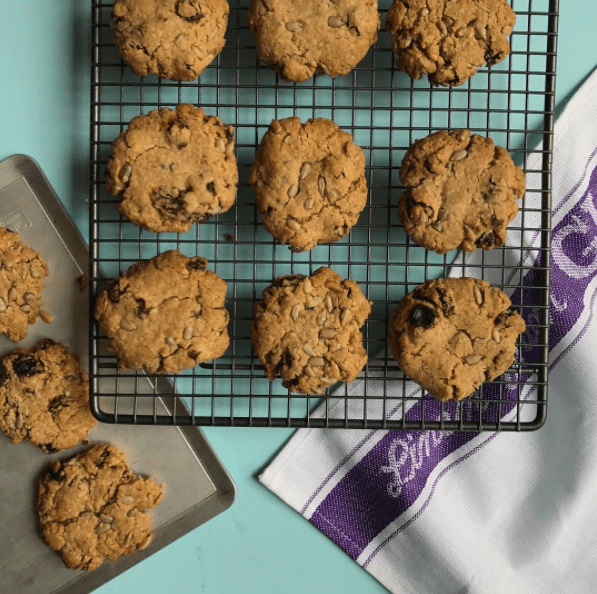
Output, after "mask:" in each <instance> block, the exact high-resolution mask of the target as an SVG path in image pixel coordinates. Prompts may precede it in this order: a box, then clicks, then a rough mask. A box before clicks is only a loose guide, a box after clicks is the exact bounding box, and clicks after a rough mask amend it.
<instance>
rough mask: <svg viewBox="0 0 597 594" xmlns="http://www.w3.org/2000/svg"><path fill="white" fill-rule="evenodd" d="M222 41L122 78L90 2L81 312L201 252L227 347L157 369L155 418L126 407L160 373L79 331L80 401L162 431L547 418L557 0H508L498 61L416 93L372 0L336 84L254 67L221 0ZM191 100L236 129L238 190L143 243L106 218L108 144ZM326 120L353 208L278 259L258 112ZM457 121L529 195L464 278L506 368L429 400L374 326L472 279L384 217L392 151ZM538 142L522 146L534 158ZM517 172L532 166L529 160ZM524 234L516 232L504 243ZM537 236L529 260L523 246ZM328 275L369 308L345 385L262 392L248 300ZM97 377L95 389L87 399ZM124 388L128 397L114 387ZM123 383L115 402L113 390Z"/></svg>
mask: <svg viewBox="0 0 597 594" xmlns="http://www.w3.org/2000/svg"><path fill="white" fill-rule="evenodd" d="M229 1H230V18H229V27H228V33H227V36H226V37H227V42H226V47H225V48H224V50H223V52H222V53H221V54H220V56H219V57H218V58H217V59H216V61H215V62H214V63H213V64H212V65H211V66H210V67H208V68H207V69H206V70H205V71H204V73H203V74H202V75H201V77H200V79H199V80H198V81H194V82H190V83H175V82H170V81H166V80H161V79H158V78H157V77H153V76H149V77H142V78H139V77H137V76H136V75H135V74H133V72H132V71H131V70H130V69H128V68H127V67H126V66H124V64H123V63H122V61H121V60H120V57H119V55H118V52H117V51H116V49H115V48H114V45H113V38H112V34H111V32H110V28H109V20H110V10H111V7H112V2H101V1H98V0H92V9H93V11H92V12H93V16H92V21H93V22H92V32H93V37H92V82H91V147H90V148H91V183H90V281H91V282H90V291H91V293H90V307H91V311H92V310H93V302H94V300H95V297H96V296H97V294H98V293H99V291H100V289H101V287H102V286H103V284H104V283H105V277H107V278H108V279H110V278H115V277H117V276H118V275H119V274H120V273H121V272H123V271H124V270H126V269H127V268H128V267H129V266H131V265H132V264H133V263H135V262H137V261H138V260H142V259H148V258H151V257H152V256H155V255H156V254H158V253H160V252H164V251H166V250H169V249H178V250H180V251H181V252H183V253H184V254H186V255H189V256H194V255H197V254H198V255H201V256H204V257H206V258H207V259H208V260H209V267H210V268H211V269H212V270H214V271H215V272H217V274H219V275H220V276H221V277H222V278H223V279H224V280H226V281H227V283H228V296H227V308H228V310H229V312H230V325H229V332H230V338H231V343H230V347H229V349H228V351H227V352H226V353H225V355H224V356H223V357H221V358H219V359H217V360H215V361H213V363H210V364H204V365H200V366H197V367H195V368H194V369H191V370H188V371H186V372H183V373H181V374H179V375H172V376H166V378H167V379H169V380H170V381H171V382H172V383H173V385H174V388H175V389H176V391H177V392H178V393H179V394H180V395H181V396H182V397H183V399H184V401H185V403H186V408H184V409H181V408H180V407H179V408H178V409H174V410H173V411H172V414H169V415H163V414H158V412H157V411H158V408H157V406H155V405H154V408H153V411H154V413H153V414H141V413H140V412H138V409H140V403H142V402H143V401H146V400H147V399H153V401H155V400H156V398H157V397H158V396H159V392H160V390H159V385H160V382H162V381H163V379H164V378H163V376H162V377H161V378H156V377H153V378H152V377H151V376H150V377H149V380H150V382H149V385H151V386H152V388H153V389H152V390H151V391H148V390H147V389H146V388H144V387H143V386H147V385H148V384H147V382H144V381H141V379H142V377H141V373H139V374H136V373H120V372H118V370H117V366H116V358H115V356H114V355H113V354H112V353H110V352H109V351H108V350H107V339H106V338H105V336H103V335H102V334H101V332H100V330H99V328H98V326H97V324H96V323H95V322H94V321H93V317H92V316H91V322H90V378H91V392H92V395H91V404H92V409H93V411H94V414H95V415H96V416H97V417H98V418H99V419H100V420H102V421H104V422H111V423H127V424H129V423H133V424H159V425H164V424H170V425H189V424H194V425H217V426H256V427H265V426H270V427H271V426H276V427H333V428H387V429H424V430H449V431H471V430H472V431H495V430H516V431H529V430H535V429H538V428H539V427H540V426H541V425H542V424H543V423H544V421H545V418H546V407H547V372H548V348H549V341H548V328H549V311H548V306H549V261H550V256H549V254H550V211H551V206H550V205H551V163H552V148H553V125H554V104H555V103H554V101H555V99H554V94H555V67H556V47H557V24H558V0H511V4H512V7H513V8H514V10H515V11H516V13H517V24H516V27H515V29H514V32H513V33H512V35H511V38H510V41H511V48H512V49H511V53H510V55H509V56H508V57H507V58H506V59H505V60H504V61H503V62H502V63H500V64H498V65H497V66H495V67H493V68H491V69H487V68H481V69H480V70H479V72H478V73H477V74H476V75H475V76H474V77H472V78H471V79H469V81H468V82H467V83H466V84H464V85H463V86H461V87H454V88H441V87H440V88H434V87H430V85H429V84H428V82H427V81H426V80H421V81H412V80H411V79H410V78H409V77H408V76H407V75H405V74H404V73H402V72H400V71H398V70H397V69H396V68H395V67H394V64H393V54H392V51H391V40H390V37H389V35H388V34H387V33H386V31H385V29H384V26H383V23H384V20H385V13H386V11H387V9H388V7H389V5H390V4H391V2H390V0H380V12H381V13H382V28H381V31H380V34H379V40H378V42H377V43H376V44H375V46H374V47H373V48H372V49H371V50H370V51H369V53H368V55H367V57H366V58H365V59H364V60H363V61H362V62H361V63H360V64H359V66H358V67H357V68H356V69H355V70H354V71H353V72H351V73H350V74H348V75H347V76H344V77H338V78H336V79H332V78H330V77H328V76H321V77H318V78H315V79H312V80H309V81H306V82H304V83H300V84H291V83H287V82H284V81H282V80H280V79H279V78H278V76H277V75H276V74H275V73H274V72H272V71H271V70H269V69H268V68H266V67H265V66H263V65H261V64H259V62H258V60H257V55H256V51H255V44H254V41H253V38H252V36H251V34H250V32H249V30H248V26H247V20H246V8H247V6H248V0H229ZM184 102H187V103H192V104H195V105H198V106H201V107H202V108H203V109H205V111H206V112H207V113H208V114H213V115H218V116H219V117H220V118H221V119H222V120H223V121H224V122H225V123H230V124H232V125H234V127H235V129H236V151H237V158H238V164H239V174H240V184H239V192H238V200H237V203H236V205H235V206H234V207H233V208H232V209H231V210H230V211H228V212H226V213H224V214H221V215H219V216H216V217H215V218H213V219H212V220H210V221H208V222H205V223H202V224H200V225H195V226H193V228H192V229H191V231H189V232H188V233H185V234H174V233H161V234H155V233H148V232H146V231H143V230H141V229H139V228H138V227H136V226H135V225H133V224H132V223H130V222H128V221H127V220H125V219H123V218H122V217H120V216H119V215H118V213H117V211H116V204H117V202H118V200H117V199H116V198H113V197H111V196H110V195H109V194H108V193H107V191H106V189H105V185H104V171H105V167H106V162H107V157H108V155H109V150H110V143H111V142H112V140H113V139H114V138H115V137H116V136H117V135H118V134H119V133H120V132H121V131H122V130H123V129H124V128H125V127H126V125H127V124H128V122H129V121H130V120H131V119H132V118H133V117H135V116H137V115H139V114H141V113H147V112H148V111H150V110H151V109H155V108H159V107H174V106H175V105H176V104H178V103H184ZM293 115H294V116H299V117H300V118H301V119H302V120H306V119H308V118H311V117H326V118H330V119H332V120H334V121H335V122H337V123H338V124H339V125H340V126H341V127H342V128H343V129H344V130H346V131H348V132H350V133H352V134H353V135H354V138H355V141H356V142H357V143H358V144H359V145H360V146H361V147H362V148H363V149H364V151H365V154H366V157H367V163H368V167H367V182H368V186H369V188H370V195H369V203H368V206H367V207H366V209H365V210H364V212H363V213H362V215H361V217H360V220H359V222H358V224H357V226H356V227H354V228H353V230H352V232H351V233H350V235H349V236H348V237H346V238H344V239H343V240H342V241H340V242H337V243H334V244H330V245H322V246H318V247H316V248H315V249H313V250H312V251H309V252H306V253H293V252H291V251H290V250H289V249H288V248H287V247H285V246H281V245H279V244H277V243H276V242H275V241H274V239H273V238H272V237H271V236H270V235H269V233H268V232H267V231H266V230H265V228H264V227H263V225H262V224H261V218H260V215H259V214H258V210H257V207H256V205H255V200H254V196H253V194H252V190H251V188H250V187H249V185H248V177H249V171H250V168H251V164H252V162H253V158H254V155H255V150H256V147H257V145H258V144H259V141H260V139H261V137H262V136H263V134H264V133H265V131H266V130H267V127H268V126H269V124H270V122H271V120H272V119H274V118H275V119H280V118H284V117H288V116H293ZM455 128H470V129H471V131H472V132H473V133H479V134H484V135H489V136H491V137H492V138H493V140H494V141H495V142H496V144H499V145H501V146H504V147H506V148H507V149H508V150H509V151H510V153H511V155H512V156H513V158H514V160H515V162H516V163H517V164H519V165H521V166H523V168H525V173H526V174H527V179H529V180H530V179H531V177H532V178H533V180H534V181H533V183H532V184H529V185H532V188H529V189H528V191H527V195H526V197H525V198H524V200H523V201H522V204H521V210H520V216H519V218H518V219H516V220H515V221H514V222H513V224H512V225H511V226H510V227H509V234H508V242H507V244H506V245H505V246H503V247H501V248H496V249H494V250H492V252H487V253H486V252H483V253H482V254H481V266H480V268H477V271H478V272H479V273H480V276H481V277H482V278H486V279H488V280H490V281H491V282H492V283H493V284H496V285H497V286H500V287H502V288H505V287H507V290H508V291H509V293H510V294H512V293H513V297H512V298H513V302H514V303H515V304H516V305H517V307H518V309H519V311H520V312H521V313H522V315H523V317H524V318H525V320H526V322H527V332H526V333H525V334H523V335H522V336H521V338H520V341H519V343H518V344H517V354H516V358H515V362H514V364H513V365H512V367H511V368H510V369H509V370H508V371H507V372H506V373H505V374H504V375H502V376H501V377H500V378H498V379H497V380H495V381H494V382H491V383H486V384H484V385H483V386H482V387H481V388H480V389H479V391H478V392H477V393H476V394H475V395H474V396H472V397H470V398H468V399H465V400H464V401H461V402H458V403H456V402H450V403H438V402H436V401H435V400H433V399H432V398H430V397H429V396H428V395H426V394H425V392H424V391H423V390H422V389H421V388H418V387H417V386H414V385H413V383H412V382H410V381H409V380H407V378H405V377H404V375H403V374H402V373H401V372H400V370H399V369H398V367H397V365H396V363H395V361H394V360H393V359H392V357H391V355H390V353H389V350H388V346H387V327H388V320H389V318H390V316H391V314H392V312H393V310H394V308H395V306H396V304H397V302H398V301H399V299H400V298H401V297H402V296H403V295H404V294H405V293H407V292H409V291H412V290H413V289H414V288H415V287H416V286H417V285H418V284H420V283H421V282H423V281H425V280H427V279H430V278H436V277H440V276H446V275H448V274H449V272H450V270H452V271H454V268H453V267H454V266H456V267H458V269H457V270H456V273H457V275H458V276H464V275H473V274H475V273H474V271H473V270H472V269H471V268H470V266H467V264H466V259H464V260H462V259H461V258H459V257H458V255H457V254H456V253H449V254H446V255H443V256H440V255H437V254H435V253H431V252H429V251H427V250H425V249H423V248H421V247H419V246H417V245H416V244H414V243H413V242H412V241H411V240H410V239H409V238H408V237H407V235H406V234H405V232H404V230H403V229H402V227H401V225H400V223H399V221H398V218H397V214H396V206H397V198H398V195H399V194H400V192H401V190H402V187H401V185H400V179H399V175H398V172H399V168H400V164H401V161H402V158H403V156H404V153H405V151H406V149H407V148H408V146H409V145H410V144H411V143H412V142H413V141H414V140H416V139H417V138H420V137H422V136H426V135H427V134H429V133H431V132H434V131H437V130H441V129H450V130H452V129H455ZM537 147H539V148H537ZM531 164H532V167H533V173H532V174H531V172H530V169H529V168H530V167H531ZM523 229H524V231H525V235H523V234H522V230H523ZM529 233H530V234H532V235H533V236H534V237H536V238H537V240H536V244H535V245H536V249H534V250H532V251H531V250H529V248H528V245H527V242H526V240H525V239H524V238H525V237H527V236H528V234H529ZM320 266H330V267H332V268H333V269H334V270H336V271H337V272H338V273H339V274H341V275H342V276H343V277H350V278H352V279H353V280H355V281H357V282H358V283H359V284H360V286H361V288H362V289H363V291H364V292H365V294H366V296H367V297H368V298H369V299H370V300H372V301H373V310H372V313H371V316H370V318H369V320H368V322H367V323H366V324H365V326H364V327H363V329H362V330H363V336H364V343H365V348H366V350H367V353H368V356H369V362H368V364H367V366H366V367H365V369H364V370H363V373H362V376H361V378H360V379H359V380H356V381H355V382H353V383H352V384H349V385H344V384H341V385H339V386H335V387H332V388H331V389H330V390H328V392H329V393H328V394H327V395H326V396H325V397H323V398H321V397H317V396H307V395H305V396H301V395H295V394H290V393H289V392H288V390H286V389H285V388H283V387H282V384H281V380H279V379H278V380H276V381H274V382H270V381H269V380H268V379H267V378H266V377H265V374H264V371H263V368H262V366H261V364H260V362H259V359H258V358H257V356H256V355H255V353H254V351H253V349H252V347H251V342H250V339H249V328H250V324H251V320H252V313H253V303H254V302H255V301H257V300H260V299H261V295H262V292H263V289H265V288H266V287H267V286H268V285H269V284H270V283H271V282H272V281H273V279H275V278H276V277H277V276H279V275H283V274H311V273H312V272H314V271H315V270H316V269H317V268H319V267H320ZM100 380H101V391H100ZM131 382H134V384H135V389H134V390H133V391H132V392H133V394H130V393H128V392H130V383H131ZM125 383H126V384H127V389H126V391H125V390H124V389H123V386H124V384H125Z"/></svg>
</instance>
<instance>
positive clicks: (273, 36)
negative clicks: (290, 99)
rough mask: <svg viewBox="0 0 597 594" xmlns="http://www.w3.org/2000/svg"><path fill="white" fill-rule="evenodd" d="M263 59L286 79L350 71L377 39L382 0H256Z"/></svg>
mask: <svg viewBox="0 0 597 594" xmlns="http://www.w3.org/2000/svg"><path fill="white" fill-rule="evenodd" d="M248 20H249V27H250V29H251V32H252V33H253V35H254V37H255V43H256V45H257V55H258V57H259V60H260V61H261V62H263V63H264V64H266V65H267V66H269V67H270V68H272V69H273V70H275V71H276V72H278V73H279V74H280V76H282V78H285V79H286V80H290V81H293V82H301V81H304V80H307V79H309V78H311V77H312V76H313V75H314V74H324V73H325V74H328V75H329V76H332V77H335V76H343V75H345V74H348V73H349V72H350V71H351V70H352V69H353V68H354V67H355V66H356V65H357V64H358V63H359V62H360V61H361V60H362V59H363V58H364V57H365V55H366V54H367V52H368V51H369V48H370V47H371V46H372V45H373V44H374V43H375V42H376V41H377V32H378V29H379V23H380V16H379V12H378V11H377V0H334V1H333V2H328V1H325V2H312V1H310V0H251V4H250V6H249V12H248Z"/></svg>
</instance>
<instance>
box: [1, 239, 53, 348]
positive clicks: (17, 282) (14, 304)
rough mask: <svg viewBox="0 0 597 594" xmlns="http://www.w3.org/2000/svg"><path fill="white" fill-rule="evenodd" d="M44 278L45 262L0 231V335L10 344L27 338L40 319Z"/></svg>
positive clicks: (45, 274) (46, 268)
mask: <svg viewBox="0 0 597 594" xmlns="http://www.w3.org/2000/svg"><path fill="white" fill-rule="evenodd" d="M47 276H48V265H47V264H46V261H45V260H44V259H43V258H42V257H41V256H40V255H39V254H38V253H37V252H35V251H34V250H32V249H31V248H30V247H28V246H26V245H25V244H24V243H23V242H22V241H21V239H20V238H19V236H18V234H17V233H15V232H13V231H11V230H10V229H7V228H6V227H0V334H6V336H8V338H10V340H12V341H13V342H19V341H20V340H23V338H25V336H27V329H28V325H29V324H35V322H37V318H38V317H39V316H40V315H41V312H40V306H41V292H42V290H43V288H44V285H45V283H46V277H47Z"/></svg>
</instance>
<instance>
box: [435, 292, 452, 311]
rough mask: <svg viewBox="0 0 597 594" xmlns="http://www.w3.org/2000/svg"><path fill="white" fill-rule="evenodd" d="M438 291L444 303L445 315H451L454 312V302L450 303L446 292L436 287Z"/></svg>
mask: <svg viewBox="0 0 597 594" xmlns="http://www.w3.org/2000/svg"><path fill="white" fill-rule="evenodd" d="M435 290H436V291H437V294H438V296H439V300H440V302H441V304H442V309H443V311H444V314H445V315H447V316H448V315H450V314H451V313H452V311H454V304H453V303H451V302H450V303H448V301H447V299H446V294H445V293H444V292H443V291H442V290H441V289H439V288H436V289H435Z"/></svg>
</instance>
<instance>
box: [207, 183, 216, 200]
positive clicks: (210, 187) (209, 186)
mask: <svg viewBox="0 0 597 594" xmlns="http://www.w3.org/2000/svg"><path fill="white" fill-rule="evenodd" d="M206 188H207V191H208V192H211V193H212V194H213V195H214V196H215V195H216V186H215V184H214V183H213V182H212V181H210V182H209V183H208V184H207V186H206Z"/></svg>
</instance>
